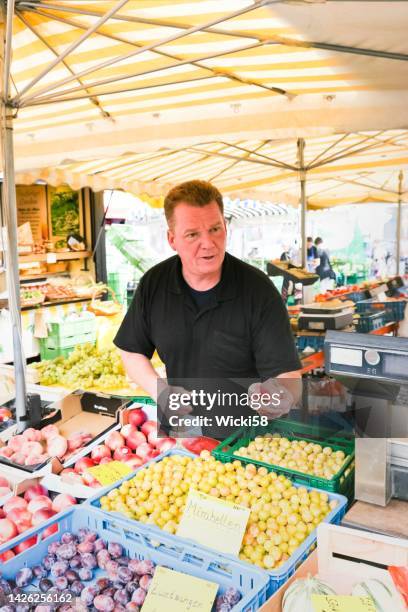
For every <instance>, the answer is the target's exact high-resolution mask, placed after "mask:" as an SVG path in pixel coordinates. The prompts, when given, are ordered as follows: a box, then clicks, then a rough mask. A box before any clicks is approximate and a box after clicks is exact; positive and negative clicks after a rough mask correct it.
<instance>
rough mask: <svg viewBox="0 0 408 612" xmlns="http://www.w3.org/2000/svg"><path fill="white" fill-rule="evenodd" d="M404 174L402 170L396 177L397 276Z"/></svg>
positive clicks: (398, 270)
mask: <svg viewBox="0 0 408 612" xmlns="http://www.w3.org/2000/svg"><path fill="white" fill-rule="evenodd" d="M403 182H404V173H403V172H402V170H401V171H400V173H399V175H398V207H397V249H396V258H397V261H396V265H395V271H396V274H397V276H399V274H400V260H401V215H402V194H403Z"/></svg>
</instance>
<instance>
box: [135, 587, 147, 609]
mask: <svg viewBox="0 0 408 612" xmlns="http://www.w3.org/2000/svg"><path fill="white" fill-rule="evenodd" d="M145 599H146V591H145V590H144V589H141V588H140V587H139V588H138V589H136V591H134V592H133V593H132V601H133V602H134V603H135V604H137V605H138V606H142V605H143V602H144V600H145Z"/></svg>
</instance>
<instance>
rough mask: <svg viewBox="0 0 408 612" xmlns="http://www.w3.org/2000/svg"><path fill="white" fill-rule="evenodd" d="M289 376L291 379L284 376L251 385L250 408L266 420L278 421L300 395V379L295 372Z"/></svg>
mask: <svg viewBox="0 0 408 612" xmlns="http://www.w3.org/2000/svg"><path fill="white" fill-rule="evenodd" d="M290 374H291V375H293V378H289V377H288V376H287V375H284V376H281V377H277V378H268V379H267V380H265V381H264V382H259V383H254V384H252V385H251V386H250V387H249V389H248V394H249V396H250V401H251V408H252V409H253V410H256V411H257V412H258V413H259V414H260V415H261V416H266V417H267V418H268V419H278V418H279V417H281V416H283V415H285V414H287V413H288V412H289V411H290V410H291V409H292V408H294V407H295V406H296V404H297V401H298V399H299V397H300V395H301V388H302V379H301V377H300V374H298V373H297V372H290Z"/></svg>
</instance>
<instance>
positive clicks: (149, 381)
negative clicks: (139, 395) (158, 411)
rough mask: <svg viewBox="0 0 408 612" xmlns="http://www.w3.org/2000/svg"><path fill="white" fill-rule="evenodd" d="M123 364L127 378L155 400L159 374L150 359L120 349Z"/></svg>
mask: <svg viewBox="0 0 408 612" xmlns="http://www.w3.org/2000/svg"><path fill="white" fill-rule="evenodd" d="M120 354H121V357H122V361H123V365H124V366H125V370H126V373H127V375H128V376H129V378H130V379H131V380H132V381H133V382H134V383H136V384H137V385H139V386H140V387H142V389H144V390H145V391H146V393H148V395H150V397H151V398H152V399H154V401H157V379H158V378H159V374H158V373H157V372H156V370H155V369H154V367H153V366H152V364H151V362H150V359H148V358H147V357H146V356H145V355H142V354H141V353H129V352H128V351H123V350H122V349H120Z"/></svg>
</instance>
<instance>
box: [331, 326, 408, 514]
mask: <svg viewBox="0 0 408 612" xmlns="http://www.w3.org/2000/svg"><path fill="white" fill-rule="evenodd" d="M324 352H325V370H326V373H327V374H330V375H332V376H334V377H335V378H337V379H338V380H339V381H340V382H341V383H342V384H343V385H344V386H345V387H346V388H347V390H348V392H349V393H350V396H351V405H352V412H353V423H354V429H355V434H356V438H355V443H356V446H355V449H356V478H355V497H356V499H358V500H360V501H363V502H368V503H371V504H378V505H380V506H386V505H387V504H388V502H389V501H390V499H391V498H392V497H394V498H398V499H403V500H408V338H394V337H389V336H375V335H370V334H358V333H347V332H338V331H328V332H327V334H326V337H325V344H324Z"/></svg>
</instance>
